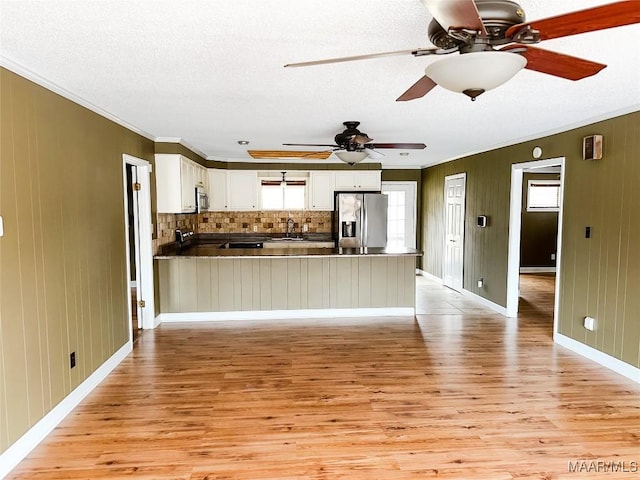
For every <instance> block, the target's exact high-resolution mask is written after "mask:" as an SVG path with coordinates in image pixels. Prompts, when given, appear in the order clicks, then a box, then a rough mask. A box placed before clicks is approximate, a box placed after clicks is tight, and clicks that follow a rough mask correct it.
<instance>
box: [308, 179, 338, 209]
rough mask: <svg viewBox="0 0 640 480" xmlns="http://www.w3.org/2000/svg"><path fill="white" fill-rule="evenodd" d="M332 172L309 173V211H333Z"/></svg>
mask: <svg viewBox="0 0 640 480" xmlns="http://www.w3.org/2000/svg"><path fill="white" fill-rule="evenodd" d="M334 176H335V175H334V172H327V171H317V172H316V171H311V172H309V210H333V183H334Z"/></svg>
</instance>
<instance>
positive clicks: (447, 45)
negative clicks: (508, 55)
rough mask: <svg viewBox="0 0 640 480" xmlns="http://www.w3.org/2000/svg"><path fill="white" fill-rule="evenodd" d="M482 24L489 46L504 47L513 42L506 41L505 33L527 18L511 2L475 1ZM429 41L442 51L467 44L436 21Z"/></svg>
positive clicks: (505, 0) (506, 0)
mask: <svg viewBox="0 0 640 480" xmlns="http://www.w3.org/2000/svg"><path fill="white" fill-rule="evenodd" d="M475 3H476V6H477V7H478V12H479V13H480V17H481V18H482V23H484V26H485V28H486V30H487V33H488V38H487V39H486V41H487V43H488V44H489V45H502V44H505V43H509V42H510V41H511V40H509V39H505V32H506V31H507V29H508V28H509V27H511V26H513V25H517V24H519V23H524V22H525V21H526V17H525V14H524V10H523V9H522V7H521V6H520V5H518V4H517V3H516V2H513V1H511V0H475ZM427 33H428V35H429V40H430V41H431V43H433V44H434V45H435V46H436V47H438V48H442V49H451V48H459V47H460V46H462V45H464V44H465V42H464V41H463V40H461V39H458V38H454V37H452V36H451V35H449V33H448V32H447V31H446V30H445V29H444V28H442V26H441V25H440V24H439V23H438V22H437V21H436V20H435V19H434V20H431V22H430V23H429V27H428V29H427Z"/></svg>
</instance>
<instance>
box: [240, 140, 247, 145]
mask: <svg viewBox="0 0 640 480" xmlns="http://www.w3.org/2000/svg"><path fill="white" fill-rule="evenodd" d="M238 145H249V140H238Z"/></svg>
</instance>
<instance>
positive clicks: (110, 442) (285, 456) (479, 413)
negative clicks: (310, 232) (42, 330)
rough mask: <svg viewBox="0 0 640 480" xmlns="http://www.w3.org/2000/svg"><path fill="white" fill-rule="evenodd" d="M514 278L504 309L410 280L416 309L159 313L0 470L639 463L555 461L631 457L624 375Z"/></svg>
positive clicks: (62, 472) (554, 470)
mask: <svg viewBox="0 0 640 480" xmlns="http://www.w3.org/2000/svg"><path fill="white" fill-rule="evenodd" d="M522 285H523V300H522V307H523V313H522V315H521V316H520V318H519V319H517V320H515V319H506V318H504V317H502V316H500V315H496V314H493V313H492V312H491V311H489V310H486V309H484V308H482V307H478V306H477V305H475V304H474V303H472V302H469V301H468V300H465V299H462V298H461V297H460V295H459V294H457V293H455V292H453V291H450V290H448V289H445V288H442V287H441V286H438V285H436V284H434V283H432V282H430V281H428V280H426V279H423V278H419V286H418V296H419V301H418V308H417V310H418V312H419V314H418V315H417V318H416V319H415V320H414V319H412V318H375V319H331V320H308V319H307V320H300V321H282V322H280V323H278V324H273V323H271V324H269V323H266V322H264V321H263V322H228V323H227V322H221V323H213V324H189V325H175V324H173V325H162V326H161V327H159V328H158V329H157V330H155V331H147V332H145V333H144V334H142V335H141V336H140V337H139V339H138V341H137V342H136V346H135V349H134V352H133V354H132V355H130V356H129V357H128V358H127V359H126V360H125V361H124V362H123V363H122V364H121V365H120V366H119V367H118V368H117V369H116V370H115V371H114V373H113V374H112V375H111V376H110V377H109V378H108V379H106V380H105V381H104V382H103V383H102V384H101V385H100V386H99V387H98V388H97V389H96V390H95V391H94V392H93V393H92V394H91V395H90V396H89V397H88V398H87V399H86V400H85V401H84V402H83V403H82V404H81V406H79V407H78V408H77V409H76V410H75V411H74V412H73V413H72V414H71V415H70V416H69V417H67V419H65V420H64V421H63V422H62V423H61V424H60V426H59V427H58V428H56V429H55V431H54V432H53V433H52V434H51V435H50V436H49V437H48V438H47V439H46V440H45V441H44V442H43V443H42V444H41V445H40V446H38V447H37V448H36V449H35V450H34V451H33V452H32V454H31V455H30V456H29V457H28V458H27V459H26V460H25V461H23V462H22V463H21V464H20V465H19V466H18V468H17V469H15V470H14V472H13V475H10V476H9V477H8V478H11V479H14V478H28V479H80V478H82V479H102V478H136V479H149V480H152V479H153V480H156V479H200V480H204V479H207V480H214V479H252V480H257V479H260V480H264V479H273V480H275V479H277V480H292V479H313V480H320V479H323V480H324V479H326V480H333V479H363V480H364V479H366V480H378V479H380V480H383V479H394V480H395V479H407V480H414V479H423V478H436V477H437V478H456V479H491V480H496V479H512V478H518V479H522V478H536V479H538V478H539V479H571V480H574V479H581V478H589V479H592V478H606V479H615V478H627V479H628V478H638V476H639V475H640V473H635V474H633V475H631V474H630V473H607V474H604V473H601V474H596V473H584V472H583V473H576V472H570V471H569V468H568V466H569V464H568V462H570V461H571V462H578V461H580V460H587V461H592V460H593V461H614V462H625V463H624V464H619V465H620V466H622V467H624V468H627V469H632V468H633V464H631V462H634V461H635V462H640V387H639V386H638V385H637V384H634V383H633V382H631V381H630V380H628V379H625V378H624V377H621V376H619V375H617V374H615V373H612V372H610V371H608V370H606V369H604V368H602V367H600V366H599V365H597V364H595V363H593V362H591V361H589V360H586V359H584V358H582V357H580V356H578V355H576V354H573V353H571V352H570V351H568V350H565V349H564V348H562V347H559V346H556V345H554V344H553V343H552V338H551V337H552V317H551V311H552V308H553V302H552V298H553V295H552V292H551V291H550V290H549V285H551V290H552V285H553V278H552V277H551V278H544V277H539V276H530V277H529V276H527V277H523V283H522ZM544 285H547V288H546V289H545V288H544ZM550 299H551V300H550ZM538 300H539V302H538ZM538 303H539V304H540V305H541V306H540V307H536V306H535V305H538Z"/></svg>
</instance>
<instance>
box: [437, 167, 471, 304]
mask: <svg viewBox="0 0 640 480" xmlns="http://www.w3.org/2000/svg"><path fill="white" fill-rule="evenodd" d="M460 178H462V179H464V198H463V202H462V238H461V243H462V245H461V247H460V248H461V252H462V258H461V262H460V264H461V266H462V271H461V272H460V273H461V287H460V290H456V289H455V288H453V286H451V285H447V284H445V283H444V278H445V275H444V273H445V263H446V260H447V215H448V213H447V181H449V180H457V179H460ZM443 193H444V237H443V250H442V284H443V285H445V286H446V287H448V288H451V289H453V290H456V291H460V292H462V291H463V290H464V248H465V237H466V236H465V233H466V232H465V223H466V215H467V172H461V173H456V174H454V175H447V176H445V177H444V192H443Z"/></svg>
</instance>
